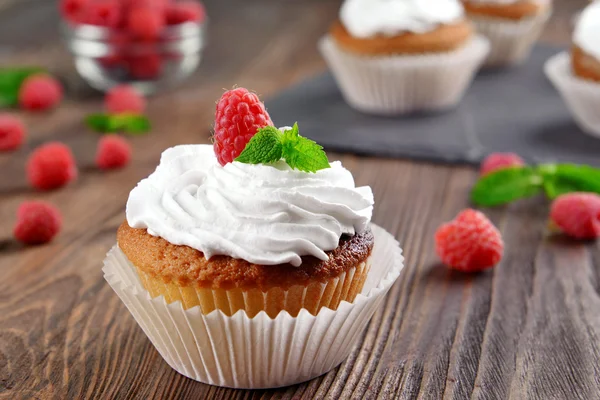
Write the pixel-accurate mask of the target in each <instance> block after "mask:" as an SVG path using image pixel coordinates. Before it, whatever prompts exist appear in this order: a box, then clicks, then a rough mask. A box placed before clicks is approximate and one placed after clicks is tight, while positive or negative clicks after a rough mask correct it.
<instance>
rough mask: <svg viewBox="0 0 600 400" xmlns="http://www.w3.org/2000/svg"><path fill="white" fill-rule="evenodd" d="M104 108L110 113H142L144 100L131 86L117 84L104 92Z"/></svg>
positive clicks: (144, 105) (144, 106) (144, 104)
mask: <svg viewBox="0 0 600 400" xmlns="http://www.w3.org/2000/svg"><path fill="white" fill-rule="evenodd" d="M104 108H106V111H107V112H108V113H110V114H121V113H135V114H143V113H144V109H145V108H146V100H145V99H144V97H143V96H142V95H141V94H140V93H139V92H138V91H137V90H136V89H135V88H134V87H133V86H130V85H119V86H115V87H113V88H112V89H110V91H109V92H108V93H107V94H106V97H105V98H104Z"/></svg>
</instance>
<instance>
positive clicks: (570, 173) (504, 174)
mask: <svg viewBox="0 0 600 400" xmlns="http://www.w3.org/2000/svg"><path fill="white" fill-rule="evenodd" d="M542 191H543V192H544V193H545V194H546V196H547V197H548V198H549V199H555V198H556V197H558V196H560V195H562V194H565V193H571V192H590V193H598V194H600V169H598V168H594V167H590V166H588V165H575V164H542V165H538V166H531V167H530V166H528V167H514V168H507V169H501V170H498V171H496V172H493V173H491V174H488V175H486V176H484V177H482V178H481V179H479V181H477V183H476V184H475V186H474V187H473V190H472V191H471V200H472V201H473V203H475V204H477V205H479V206H488V207H491V206H499V205H503V204H507V203H510V202H513V201H515V200H519V199H522V198H526V197H531V196H535V195H536V194H538V193H540V192H542Z"/></svg>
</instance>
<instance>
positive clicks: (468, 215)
mask: <svg viewBox="0 0 600 400" xmlns="http://www.w3.org/2000/svg"><path fill="white" fill-rule="evenodd" d="M435 247H436V252H437V254H438V255H439V257H440V259H441V260H442V262H443V263H444V264H446V265H447V266H449V267H450V268H453V269H457V270H460V271H463V272H478V271H482V270H485V269H487V268H491V267H493V266H494V265H496V264H497V263H498V262H499V261H500V259H501V258H502V254H503V252H504V242H503V241H502V236H501V234H500V232H499V231H498V229H497V228H496V227H495V226H494V224H492V222H491V221H490V220H489V219H487V217H486V216H485V215H484V214H483V213H481V212H479V211H476V210H472V209H466V210H464V211H461V212H460V213H459V214H458V215H457V217H456V218H455V219H454V220H453V221H450V222H448V223H445V224H443V225H442V226H440V227H439V228H438V230H437V232H436V233H435Z"/></svg>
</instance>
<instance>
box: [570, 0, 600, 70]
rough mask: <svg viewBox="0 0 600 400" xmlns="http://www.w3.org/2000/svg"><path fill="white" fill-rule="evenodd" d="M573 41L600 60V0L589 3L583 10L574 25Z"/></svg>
mask: <svg viewBox="0 0 600 400" xmlns="http://www.w3.org/2000/svg"><path fill="white" fill-rule="evenodd" d="M573 42H574V43H575V44H576V45H577V46H578V47H579V48H580V49H582V50H583V51H585V52H586V53H588V54H589V55H591V56H593V57H595V58H597V59H598V60H600V2H598V1H596V2H594V3H591V4H590V5H588V6H587V7H586V8H585V9H584V10H583V12H582V13H581V16H580V17H579V20H578V21H577V26H576V27H575V32H574V34H573Z"/></svg>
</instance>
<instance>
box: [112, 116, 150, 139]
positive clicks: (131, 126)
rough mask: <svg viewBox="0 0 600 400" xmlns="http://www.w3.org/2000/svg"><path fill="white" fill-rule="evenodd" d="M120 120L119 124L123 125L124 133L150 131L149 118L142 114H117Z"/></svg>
mask: <svg viewBox="0 0 600 400" xmlns="http://www.w3.org/2000/svg"><path fill="white" fill-rule="evenodd" d="M117 117H120V118H121V120H120V121H119V123H120V126H122V127H123V131H124V132H125V133H129V134H131V135H139V134H142V133H147V132H149V131H150V129H151V128H152V126H151V125H150V120H148V118H146V117H145V116H143V115H133V114H131V115H119V116H117Z"/></svg>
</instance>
